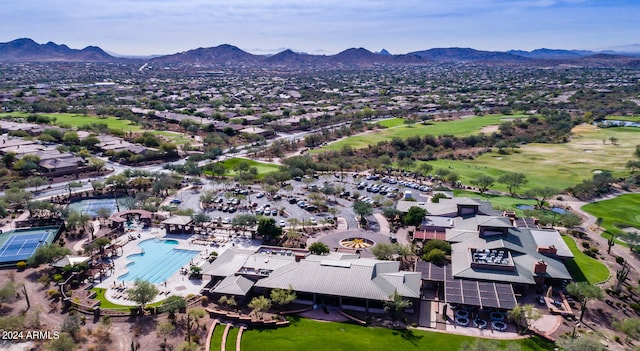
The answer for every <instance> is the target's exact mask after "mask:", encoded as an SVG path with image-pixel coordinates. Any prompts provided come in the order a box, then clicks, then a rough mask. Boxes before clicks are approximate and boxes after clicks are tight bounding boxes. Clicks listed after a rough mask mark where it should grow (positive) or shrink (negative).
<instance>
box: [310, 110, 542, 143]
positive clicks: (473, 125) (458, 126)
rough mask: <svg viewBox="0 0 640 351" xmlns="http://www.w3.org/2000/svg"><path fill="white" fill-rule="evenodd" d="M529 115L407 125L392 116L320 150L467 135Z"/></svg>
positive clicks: (489, 116)
mask: <svg viewBox="0 0 640 351" xmlns="http://www.w3.org/2000/svg"><path fill="white" fill-rule="evenodd" d="M526 117H529V116H528V115H487V116H470V117H467V118H462V119H458V120H453V121H443V122H433V123H431V124H427V125H425V124H421V123H416V124H412V125H405V124H404V122H403V121H402V119H401V118H392V119H388V120H384V121H381V122H379V124H380V125H383V126H385V127H388V128H387V129H381V130H376V131H372V132H368V133H364V134H360V135H355V136H351V137H348V138H345V139H342V140H338V141H336V142H333V143H330V144H329V145H327V146H325V147H324V148H322V149H319V151H318V152H321V151H326V150H340V149H342V148H343V147H344V146H347V145H349V146H351V147H353V148H354V149H359V148H364V147H367V145H371V144H375V143H378V142H380V141H385V140H391V139H392V138H396V137H397V138H402V139H405V138H408V137H411V136H416V135H420V136H422V135H434V136H437V135H454V136H460V137H463V136H467V135H473V134H478V133H480V132H481V131H482V129H483V128H485V127H487V126H491V125H499V124H500V123H502V122H503V121H504V120H510V119H515V118H526Z"/></svg>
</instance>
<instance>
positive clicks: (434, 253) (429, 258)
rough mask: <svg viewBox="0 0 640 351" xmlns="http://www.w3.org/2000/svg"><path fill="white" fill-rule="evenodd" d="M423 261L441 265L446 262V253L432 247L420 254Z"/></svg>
mask: <svg viewBox="0 0 640 351" xmlns="http://www.w3.org/2000/svg"><path fill="white" fill-rule="evenodd" d="M422 259H423V260H424V261H425V262H431V263H434V264H437V265H442V264H444V263H446V262H447V255H446V254H445V253H444V251H442V250H440V249H432V250H431V251H429V252H427V253H425V254H424V255H423V256H422Z"/></svg>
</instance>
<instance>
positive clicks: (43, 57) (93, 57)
mask: <svg viewBox="0 0 640 351" xmlns="http://www.w3.org/2000/svg"><path fill="white" fill-rule="evenodd" d="M626 47H632V46H626ZM138 58H140V57H138ZM129 59H134V58H132V57H128V58H127V57H122V56H121V57H114V56H112V55H110V54H109V53H107V52H105V51H104V50H102V49H101V48H100V47H97V46H87V47H85V48H84V49H82V50H78V49H71V48H69V47H68V46H67V45H65V44H56V43H54V42H51V41H50V42H47V43H46V44H38V43H37V42H35V41H33V40H32V39H29V38H20V39H16V40H13V41H10V42H7V43H0V62H114V61H121V60H129ZM144 59H148V60H150V61H151V62H153V63H158V64H161V65H164V64H167V65H171V64H179V65H225V66H260V65H273V66H277V67H278V68H285V69H288V68H293V69H295V68H301V67H367V66H374V65H395V64H411V65H425V64H438V63H456V64H458V63H474V64H475V63H479V64H487V65H534V66H535V65H545V66H547V65H558V64H563V63H569V64H582V65H589V66H600V67H612V66H620V67H626V66H634V67H635V66H638V65H640V60H638V58H637V56H636V55H633V54H628V53H623V52H619V51H616V52H613V51H612V52H608V51H600V52H592V51H584V50H562V49H548V48H541V49H536V50H533V51H523V50H511V51H508V52H502V51H483V50H476V49H472V48H459V47H450V48H434V49H428V50H422V51H415V52H410V53H407V54H397V55H394V54H391V53H390V52H389V51H387V50H386V49H381V50H380V51H379V52H375V53H374V52H371V51H369V50H367V49H365V48H362V47H360V48H350V49H346V50H344V51H342V52H340V53H338V54H335V55H312V54H308V53H301V52H296V51H294V50H291V49H283V50H282V51H281V52H278V53H277V54H274V55H256V54H251V53H248V52H246V51H243V50H242V49H240V48H238V47H236V46H233V45H231V44H221V45H218V46H216V47H206V48H202V47H201V48H197V49H192V50H188V51H184V52H179V53H175V54H172V55H163V56H155V57H151V58H150V57H145V58H144Z"/></svg>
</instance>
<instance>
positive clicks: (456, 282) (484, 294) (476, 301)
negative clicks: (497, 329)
mask: <svg viewBox="0 0 640 351" xmlns="http://www.w3.org/2000/svg"><path fill="white" fill-rule="evenodd" d="M416 271H418V272H421V273H422V279H423V280H429V281H436V282H444V294H445V302H447V303H455V304H461V305H471V306H479V307H481V308H500V309H508V310H510V309H512V308H514V307H516V303H517V302H516V297H515V294H514V293H513V286H512V285H511V284H506V283H494V282H481V281H477V280H468V279H458V278H454V277H453V274H452V272H451V266H450V265H444V266H438V265H435V264H433V263H430V262H418V263H417V264H416Z"/></svg>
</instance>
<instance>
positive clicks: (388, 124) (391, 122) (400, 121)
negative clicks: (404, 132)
mask: <svg viewBox="0 0 640 351" xmlns="http://www.w3.org/2000/svg"><path fill="white" fill-rule="evenodd" d="M374 124H379V125H381V126H383V127H385V128H392V127H397V126H401V125H404V118H389V119H385V120H382V121H379V122H376V123H374Z"/></svg>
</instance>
